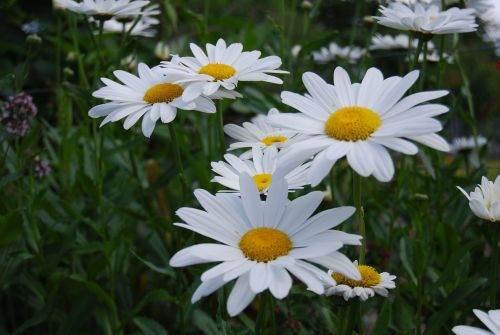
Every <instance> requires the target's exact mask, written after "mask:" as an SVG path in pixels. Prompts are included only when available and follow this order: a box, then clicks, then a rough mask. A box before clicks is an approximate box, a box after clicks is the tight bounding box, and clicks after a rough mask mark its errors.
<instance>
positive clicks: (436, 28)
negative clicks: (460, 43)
mask: <svg viewBox="0 0 500 335" xmlns="http://www.w3.org/2000/svg"><path fill="white" fill-rule="evenodd" d="M379 10H380V12H381V14H382V16H374V17H373V18H374V19H375V20H377V22H378V23H379V24H381V25H383V26H386V27H390V28H394V29H399V30H406V31H414V32H419V33H422V34H429V35H434V34H437V35H440V34H452V33H466V32H471V31H476V29H477V24H476V23H475V16H474V12H475V11H474V9H470V8H467V9H460V8H458V7H452V8H450V9H447V10H444V11H443V10H441V9H440V7H439V6H437V5H435V4H431V5H423V4H421V3H417V4H415V6H414V8H410V7H408V6H405V5H403V4H401V3H390V4H389V5H388V6H387V7H384V6H380V9H379Z"/></svg>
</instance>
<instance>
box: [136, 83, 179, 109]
mask: <svg viewBox="0 0 500 335" xmlns="http://www.w3.org/2000/svg"><path fill="white" fill-rule="evenodd" d="M182 92H184V89H183V88H182V87H181V86H180V85H177V84H171V83H164V84H158V85H155V86H153V87H151V88H150V89H149V90H147V91H146V93H144V97H143V98H142V99H143V100H144V101H146V102H147V103H150V104H154V103H159V102H171V101H172V100H174V99H175V98H178V97H180V96H181V95H182Z"/></svg>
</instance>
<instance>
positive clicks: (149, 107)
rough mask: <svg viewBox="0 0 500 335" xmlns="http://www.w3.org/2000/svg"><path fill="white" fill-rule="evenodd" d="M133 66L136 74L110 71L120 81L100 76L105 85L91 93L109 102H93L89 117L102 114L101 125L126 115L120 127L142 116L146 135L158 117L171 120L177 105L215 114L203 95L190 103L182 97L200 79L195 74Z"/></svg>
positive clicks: (130, 125)
mask: <svg viewBox="0 0 500 335" xmlns="http://www.w3.org/2000/svg"><path fill="white" fill-rule="evenodd" d="M137 68H138V72H139V77H137V76H135V75H133V74H130V73H128V72H125V71H121V70H118V71H115V72H113V74H114V75H115V76H116V78H118V79H119V80H120V81H121V82H122V83H123V84H120V83H117V82H115V81H113V80H110V79H107V78H101V80H102V81H103V83H104V84H106V86H105V87H102V88H100V89H98V90H97V91H95V92H94V93H93V94H92V95H93V96H94V97H96V98H103V99H107V100H112V102H108V103H105V104H101V105H97V106H95V107H92V109H90V111H89V116H90V117H93V118H97V117H102V116H106V118H105V119H104V120H103V121H102V123H101V127H102V126H103V125H105V124H106V123H108V122H116V121H119V120H121V119H123V118H125V117H126V119H125V122H124V124H123V127H124V128H125V129H129V128H130V127H132V126H133V125H134V124H135V123H136V122H137V121H138V120H139V119H140V118H141V117H142V132H143V134H144V136H146V137H150V136H151V133H152V132H153V130H154V128H155V125H156V122H157V121H158V120H161V121H162V122H163V123H169V122H171V121H172V120H174V119H175V116H176V115H177V108H180V109H184V110H197V111H200V112H204V113H215V105H214V103H213V101H212V100H210V99H208V98H206V97H204V96H199V97H198V98H196V99H195V100H193V101H191V102H186V101H184V99H182V94H183V92H185V89H186V87H188V86H189V85H191V83H192V82H196V81H197V80H200V79H199V78H198V76H192V75H186V74H171V75H167V76H165V75H163V74H161V73H158V72H157V71H154V70H153V69H150V68H149V67H148V66H147V65H146V64H144V63H140V64H139V66H138V67H137ZM202 79H203V78H202Z"/></svg>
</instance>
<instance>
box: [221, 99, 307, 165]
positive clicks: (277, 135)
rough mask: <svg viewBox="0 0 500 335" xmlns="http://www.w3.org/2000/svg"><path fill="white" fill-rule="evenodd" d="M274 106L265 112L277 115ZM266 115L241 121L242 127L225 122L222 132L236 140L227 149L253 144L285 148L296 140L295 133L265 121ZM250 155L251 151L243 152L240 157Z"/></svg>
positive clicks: (251, 145)
mask: <svg viewBox="0 0 500 335" xmlns="http://www.w3.org/2000/svg"><path fill="white" fill-rule="evenodd" d="M278 114H279V111H278V110H277V109H276V108H271V109H270V110H269V112H268V114H267V116H270V115H278ZM267 116H264V115H258V116H256V117H254V118H253V119H252V122H243V127H240V126H237V125H235V124H226V125H225V126H224V132H225V133H226V135H227V136H229V137H231V138H234V139H235V140H237V141H238V142H234V143H231V144H230V145H229V150H235V149H241V148H253V147H255V146H257V147H260V148H263V149H266V148H270V147H276V148H278V149H286V148H289V147H290V146H292V145H293V144H294V143H296V142H297V140H298V137H297V133H296V132H294V131H290V130H287V129H282V128H277V127H273V126H272V125H271V124H269V123H268V122H267ZM250 157H252V151H251V150H249V151H247V152H245V153H243V154H242V155H241V156H240V158H241V159H248V158H250Z"/></svg>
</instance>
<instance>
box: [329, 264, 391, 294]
mask: <svg viewBox="0 0 500 335" xmlns="http://www.w3.org/2000/svg"><path fill="white" fill-rule="evenodd" d="M353 264H354V265H355V266H356V267H357V268H358V270H359V272H360V273H361V279H360V280H353V279H350V278H347V277H346V276H344V275H343V274H342V273H340V272H334V271H332V270H330V271H328V275H329V276H331V277H332V278H333V279H334V280H335V283H336V284H334V285H331V284H326V288H325V295H327V296H330V295H340V296H343V297H344V299H345V300H346V301H347V300H349V299H352V298H355V297H359V298H360V299H361V300H363V301H365V300H367V299H368V298H371V297H373V296H374V295H375V293H376V294H378V295H381V296H383V297H387V296H388V295H389V291H388V289H393V288H395V287H396V284H394V279H396V276H393V275H391V274H389V273H387V272H382V273H378V272H377V270H375V269H374V268H373V267H371V266H368V265H358V262H357V261H356V262H354V263H353Z"/></svg>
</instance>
